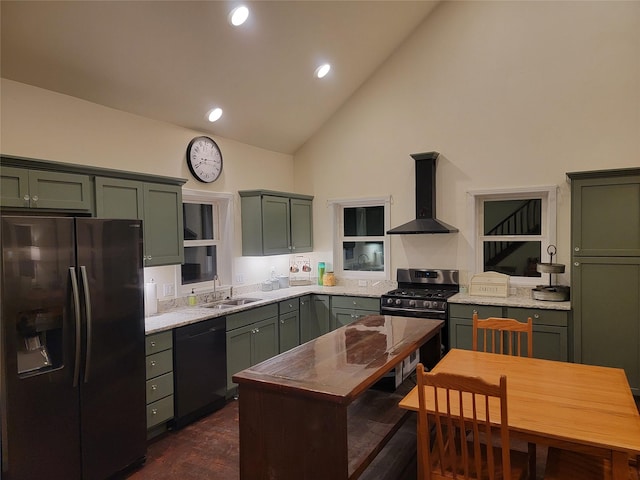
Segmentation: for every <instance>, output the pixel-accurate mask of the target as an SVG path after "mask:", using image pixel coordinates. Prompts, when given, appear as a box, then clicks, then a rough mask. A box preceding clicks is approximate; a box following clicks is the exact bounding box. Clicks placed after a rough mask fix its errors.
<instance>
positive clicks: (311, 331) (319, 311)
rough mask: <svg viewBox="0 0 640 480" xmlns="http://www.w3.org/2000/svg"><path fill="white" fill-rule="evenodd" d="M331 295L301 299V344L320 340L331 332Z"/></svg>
mask: <svg viewBox="0 0 640 480" xmlns="http://www.w3.org/2000/svg"><path fill="white" fill-rule="evenodd" d="M329 298H330V297H329V295H305V296H303V297H301V298H300V342H301V343H306V342H308V341H309V340H313V339H314V338H318V337H319V336H321V335H324V334H325V333H329V332H330V331H331V308H330V303H329Z"/></svg>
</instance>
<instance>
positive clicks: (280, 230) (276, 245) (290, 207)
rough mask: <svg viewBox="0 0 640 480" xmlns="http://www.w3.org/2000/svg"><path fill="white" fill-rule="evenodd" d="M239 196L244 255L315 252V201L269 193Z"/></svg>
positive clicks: (306, 197) (306, 196)
mask: <svg viewBox="0 0 640 480" xmlns="http://www.w3.org/2000/svg"><path fill="white" fill-rule="evenodd" d="M238 193H239V194H240V197H241V206H242V207H241V208H242V254H243V255H282V254H287V253H304V252H311V251H313V213H312V205H313V204H312V201H313V197H311V196H308V195H297V194H292V193H282V192H273V191H267V190H250V191H241V192H238Z"/></svg>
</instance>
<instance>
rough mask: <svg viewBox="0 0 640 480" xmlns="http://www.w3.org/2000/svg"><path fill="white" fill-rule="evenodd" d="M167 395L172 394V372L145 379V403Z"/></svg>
mask: <svg viewBox="0 0 640 480" xmlns="http://www.w3.org/2000/svg"><path fill="white" fill-rule="evenodd" d="M169 395H173V373H172V372H169V373H165V374H164V375H160V376H159V377H155V378H152V379H151V380H147V403H153V402H155V401H157V400H160V399H161V398H164V397H167V396H169Z"/></svg>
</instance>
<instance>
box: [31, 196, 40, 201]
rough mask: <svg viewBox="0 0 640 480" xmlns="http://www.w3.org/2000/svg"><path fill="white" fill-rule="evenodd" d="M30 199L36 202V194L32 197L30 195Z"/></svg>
mask: <svg viewBox="0 0 640 480" xmlns="http://www.w3.org/2000/svg"><path fill="white" fill-rule="evenodd" d="M31 200H33V201H34V202H36V203H37V202H38V195H34V196H33V197H31Z"/></svg>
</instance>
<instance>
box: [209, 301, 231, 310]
mask: <svg viewBox="0 0 640 480" xmlns="http://www.w3.org/2000/svg"><path fill="white" fill-rule="evenodd" d="M234 306H235V305H227V304H224V303H212V304H211V305H204V308H210V309H212V310H226V309H227V308H231V307H234Z"/></svg>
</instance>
